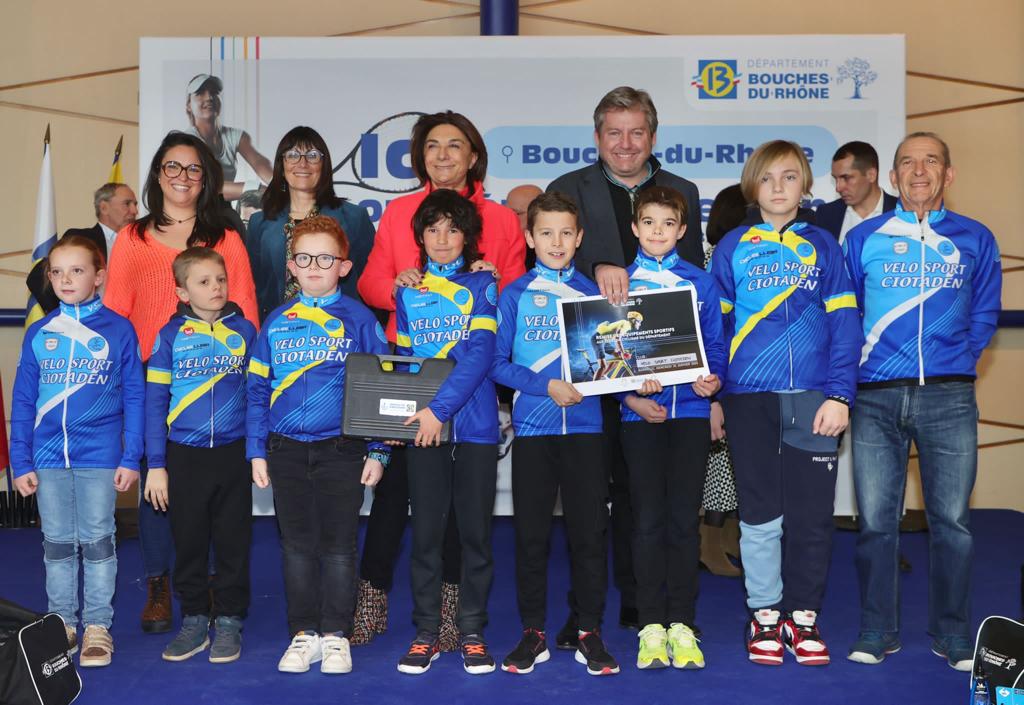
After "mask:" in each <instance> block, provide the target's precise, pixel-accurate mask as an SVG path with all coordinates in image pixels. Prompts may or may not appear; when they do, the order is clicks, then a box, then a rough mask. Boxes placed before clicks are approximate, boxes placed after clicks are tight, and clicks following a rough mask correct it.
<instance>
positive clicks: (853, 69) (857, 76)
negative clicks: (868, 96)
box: [838, 57, 878, 100]
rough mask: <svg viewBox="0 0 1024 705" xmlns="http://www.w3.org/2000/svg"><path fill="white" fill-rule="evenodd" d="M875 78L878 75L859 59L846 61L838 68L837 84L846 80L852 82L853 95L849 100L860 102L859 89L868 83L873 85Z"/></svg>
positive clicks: (865, 62)
mask: <svg viewBox="0 0 1024 705" xmlns="http://www.w3.org/2000/svg"><path fill="white" fill-rule="evenodd" d="M876 78H878V74H877V73H875V72H874V71H872V70H871V64H869V63H868V62H867V61H866V60H864V59H861V58H857V57H854V58H852V59H847V60H846V62H845V63H844V64H843V65H842V66H840V67H839V81H838V82H839V83H842V82H843V81H845V80H846V79H850V80H851V81H853V95H852V96H850V98H852V99H854V100H860V99H861V97H862V96H861V94H860V89H861V88H862V87H864V86H866V85H868V84H869V83H874V82H875V79H876Z"/></svg>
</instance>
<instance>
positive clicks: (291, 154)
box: [284, 149, 324, 164]
mask: <svg viewBox="0 0 1024 705" xmlns="http://www.w3.org/2000/svg"><path fill="white" fill-rule="evenodd" d="M303 158H305V160H306V163H307V164H319V163H320V160H321V159H323V158H324V153H323V152H321V151H320V150H319V149H311V150H309V151H308V152H300V151H299V150H297V149H289V150H288V151H287V152H285V153H284V160H285V161H286V162H288V163H289V164H298V163H299V160H300V159H303Z"/></svg>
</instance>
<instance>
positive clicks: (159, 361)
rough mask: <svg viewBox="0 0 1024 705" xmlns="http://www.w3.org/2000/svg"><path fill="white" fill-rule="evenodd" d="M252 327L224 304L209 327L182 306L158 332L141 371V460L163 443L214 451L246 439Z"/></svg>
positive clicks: (158, 455)
mask: <svg viewBox="0 0 1024 705" xmlns="http://www.w3.org/2000/svg"><path fill="white" fill-rule="evenodd" d="M255 340H256V328H255V326H253V324H252V323H250V322H249V321H247V320H245V317H244V316H243V315H242V310H241V309H240V308H238V306H236V305H235V304H233V303H229V304H228V305H227V306H226V307H225V308H224V310H223V311H221V313H220V317H219V318H217V320H216V321H214V322H213V323H212V324H211V323H207V322H206V321H204V320H203V319H201V318H198V317H197V316H196V315H195V313H193V312H192V309H191V308H189V307H188V306H186V305H184V304H181V305H179V306H178V312H177V313H176V314H175V315H174V316H172V317H171V320H170V321H169V322H168V323H167V325H165V326H164V327H163V328H161V329H160V332H159V333H157V336H156V342H155V343H154V344H153V353H152V355H150V357H149V366H148V367H147V369H146V460H147V462H148V463H149V466H150V467H151V468H162V467H165V465H166V459H165V452H166V448H167V441H168V440H171V441H174V442H175V443H180V444H182V445H187V446H198V447H204V448H214V447H216V446H222V445H227V444H228V443H234V442H235V441H237V440H238V439H240V438H244V437H245V369H246V367H247V366H248V364H249V355H250V354H251V352H252V345H253V343H254V342H255Z"/></svg>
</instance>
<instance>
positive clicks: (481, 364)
mask: <svg viewBox="0 0 1024 705" xmlns="http://www.w3.org/2000/svg"><path fill="white" fill-rule="evenodd" d="M412 225H413V233H414V235H415V238H416V242H417V244H418V245H419V247H420V262H421V264H422V266H423V268H424V273H423V278H422V279H421V280H420V282H419V284H418V285H417V286H415V287H407V288H400V289H399V290H398V291H397V292H396V295H395V303H396V316H397V338H396V342H397V345H396V351H397V352H398V353H399V354H402V355H415V356H417V357H439V358H444V357H447V358H450V359H452V360H454V361H455V367H454V369H453V370H452V371H451V373H450V374H449V375H448V377H447V379H445V381H444V383H443V384H442V385H441V388H440V389H439V390H438V392H437V394H436V395H435V396H434V399H433V400H432V401H431V402H430V404H429V405H428V406H427V407H426V408H424V409H420V410H419V411H417V412H416V414H414V415H413V416H411V417H409V419H408V420H407V421H406V423H407V424H413V423H418V427H417V432H416V438H415V443H414V445H413V447H410V448H409V449H408V451H407V460H408V463H409V499H410V502H411V506H412V559H411V564H410V568H409V570H410V573H411V577H412V593H413V621H414V622H415V623H416V630H417V634H416V638H415V640H414V641H413V642H412V645H411V646H410V647H409V650H408V652H407V653H406V654H405V656H403V657H402V658H401V660H400V661H399V664H398V670H399V671H401V672H402V673H412V674H418V673H424V672H425V671H426V670H427V669H429V668H430V664H431V662H432V661H433V660H434V659H435V658H437V656H438V655H439V645H438V631H439V628H440V621H441V552H442V544H443V539H444V532H445V525H446V523H447V521H448V512H449V511H450V510H452V509H453V510H454V512H455V519H456V523H457V525H458V529H459V540H460V543H461V545H462V576H461V577H462V580H461V582H460V584H459V610H458V614H457V615H456V626H457V627H458V630H459V632H460V635H461V648H462V657H463V666H464V668H465V670H466V671H467V672H469V673H490V672H491V671H493V670H494V659H493V658H491V655H490V654H489V653H488V651H487V643H486V642H485V641H484V638H483V628H484V625H485V624H487V595H488V593H489V592H490V588H491V581H492V578H493V575H494V562H493V559H492V556H491V514H492V512H493V511H494V493H495V485H496V482H497V462H498V446H497V442H498V402H497V397H496V393H495V389H494V383H493V382H492V381H491V380H490V378H489V377H488V376H487V373H488V371H489V370H490V367H491V363H492V361H493V358H494V337H495V331H496V330H497V321H496V319H495V313H496V309H495V305H496V304H497V302H498V287H497V285H496V284H495V282H494V276H493V275H492V274H491V273H490V272H470V271H467V270H468V263H470V262H473V261H475V260H476V259H478V256H477V243H478V241H479V238H480V231H481V228H482V225H481V221H480V215H479V214H478V213H477V210H476V207H475V206H474V205H473V204H472V203H471V202H470V201H469V200H467V199H465V198H463V197H462V196H460V195H459V194H457V193H456V192H454V191H449V190H447V189H439V190H437V191H434V192H433V193H431V194H430V195H429V196H427V197H426V198H425V199H424V200H423V203H421V204H420V206H419V208H417V210H416V213H415V215H414V216H413V221H412ZM449 421H450V422H451V429H450V443H445V444H440V437H441V431H442V428H443V424H444V423H445V422H449Z"/></svg>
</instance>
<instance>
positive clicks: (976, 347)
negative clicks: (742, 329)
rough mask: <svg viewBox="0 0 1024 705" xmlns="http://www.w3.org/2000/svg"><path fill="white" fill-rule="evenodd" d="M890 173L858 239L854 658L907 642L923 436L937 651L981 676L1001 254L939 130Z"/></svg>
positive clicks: (851, 263)
mask: <svg viewBox="0 0 1024 705" xmlns="http://www.w3.org/2000/svg"><path fill="white" fill-rule="evenodd" d="M889 178H890V179H891V181H892V184H893V186H894V187H896V188H897V189H899V193H900V202H899V204H898V205H897V206H896V210H895V212H893V213H888V214H884V215H881V216H878V217H875V218H871V219H870V220H867V221H865V222H864V223H862V224H861V225H859V226H857V227H856V228H854V229H853V230H851V231H850V233H849V235H848V236H847V239H846V243H845V249H846V264H847V268H848V269H849V272H850V277H851V279H852V280H853V285H854V289H855V291H856V294H857V302H858V305H859V307H860V310H861V315H862V318H863V323H864V334H865V338H866V342H865V344H864V349H863V351H862V353H861V359H860V376H859V383H858V391H857V406H856V407H855V408H854V412H853V475H854V482H855V484H856V490H857V504H858V506H859V508H860V512H861V517H860V538H859V540H858V542H857V570H858V573H859V576H860V592H861V626H860V629H861V631H860V636H859V638H858V640H857V642H856V643H854V644H853V646H851V647H850V652H849V658H850V660H851V661H857V662H859V663H867V664H877V663H880V662H881V661H882V660H883V659H884V658H885V656H886V655H887V654H891V653H895V652H896V651H898V650H899V649H900V641H899V627H900V620H899V582H898V577H897V570H898V561H899V521H900V515H901V513H902V509H903V494H904V488H905V487H906V470H907V457H908V453H909V449H910V441H911V440H913V441H914V444H915V445H916V446H917V449H918V453H919V456H920V467H921V484H922V488H923V490H924V501H925V512H926V514H927V517H928V526H929V528H930V531H931V533H930V536H929V548H930V575H929V580H930V583H931V584H930V590H929V595H930V600H929V608H928V609H929V612H928V632H929V634H931V636H932V638H933V640H932V651H933V652H934V653H935V654H936V655H938V656H940V657H942V658H944V659H946V661H947V662H948V663H949V665H950V666H951V667H953V668H955V669H957V670H960V671H970V670H971V665H972V658H973V648H972V642H971V639H970V636H969V634H970V618H969V614H968V601H969V596H970V573H971V555H972V553H973V541H972V537H971V529H970V515H969V512H968V499H969V498H970V495H971V490H972V489H973V487H974V478H975V474H976V472H977V465H978V453H977V440H978V426H977V424H978V406H977V403H976V401H975V396H974V379H975V376H976V372H975V367H976V365H977V362H978V358H979V357H980V356H981V353H982V351H983V350H984V349H985V346H986V345H988V342H989V340H991V338H992V335H993V334H994V333H995V330H996V318H997V315H998V313H999V308H1000V287H1001V284H1002V273H1001V271H1000V268H999V248H998V246H997V245H996V241H995V238H994V237H993V235H992V232H991V231H990V230H989V229H988V228H986V227H985V226H984V225H982V224H981V223H979V222H977V221H975V220H971V219H970V218H966V217H964V216H962V215H960V214H958V213H953V212H952V211H949V210H946V208H945V205H944V203H943V194H944V192H945V189H946V188H947V187H948V186H949V185H950V184H951V183H952V182H953V178H954V170H953V166H952V164H951V163H950V158H949V147H948V146H947V145H946V143H945V142H943V141H942V139H941V138H939V136H938V135H936V134H934V133H931V132H915V133H913V134H911V135H908V136H907V137H906V138H905V139H904V140H903V141H902V142H901V143H900V145H899V147H898V148H897V149H896V156H895V158H894V159H893V168H892V171H891V172H890V173H889Z"/></svg>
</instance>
